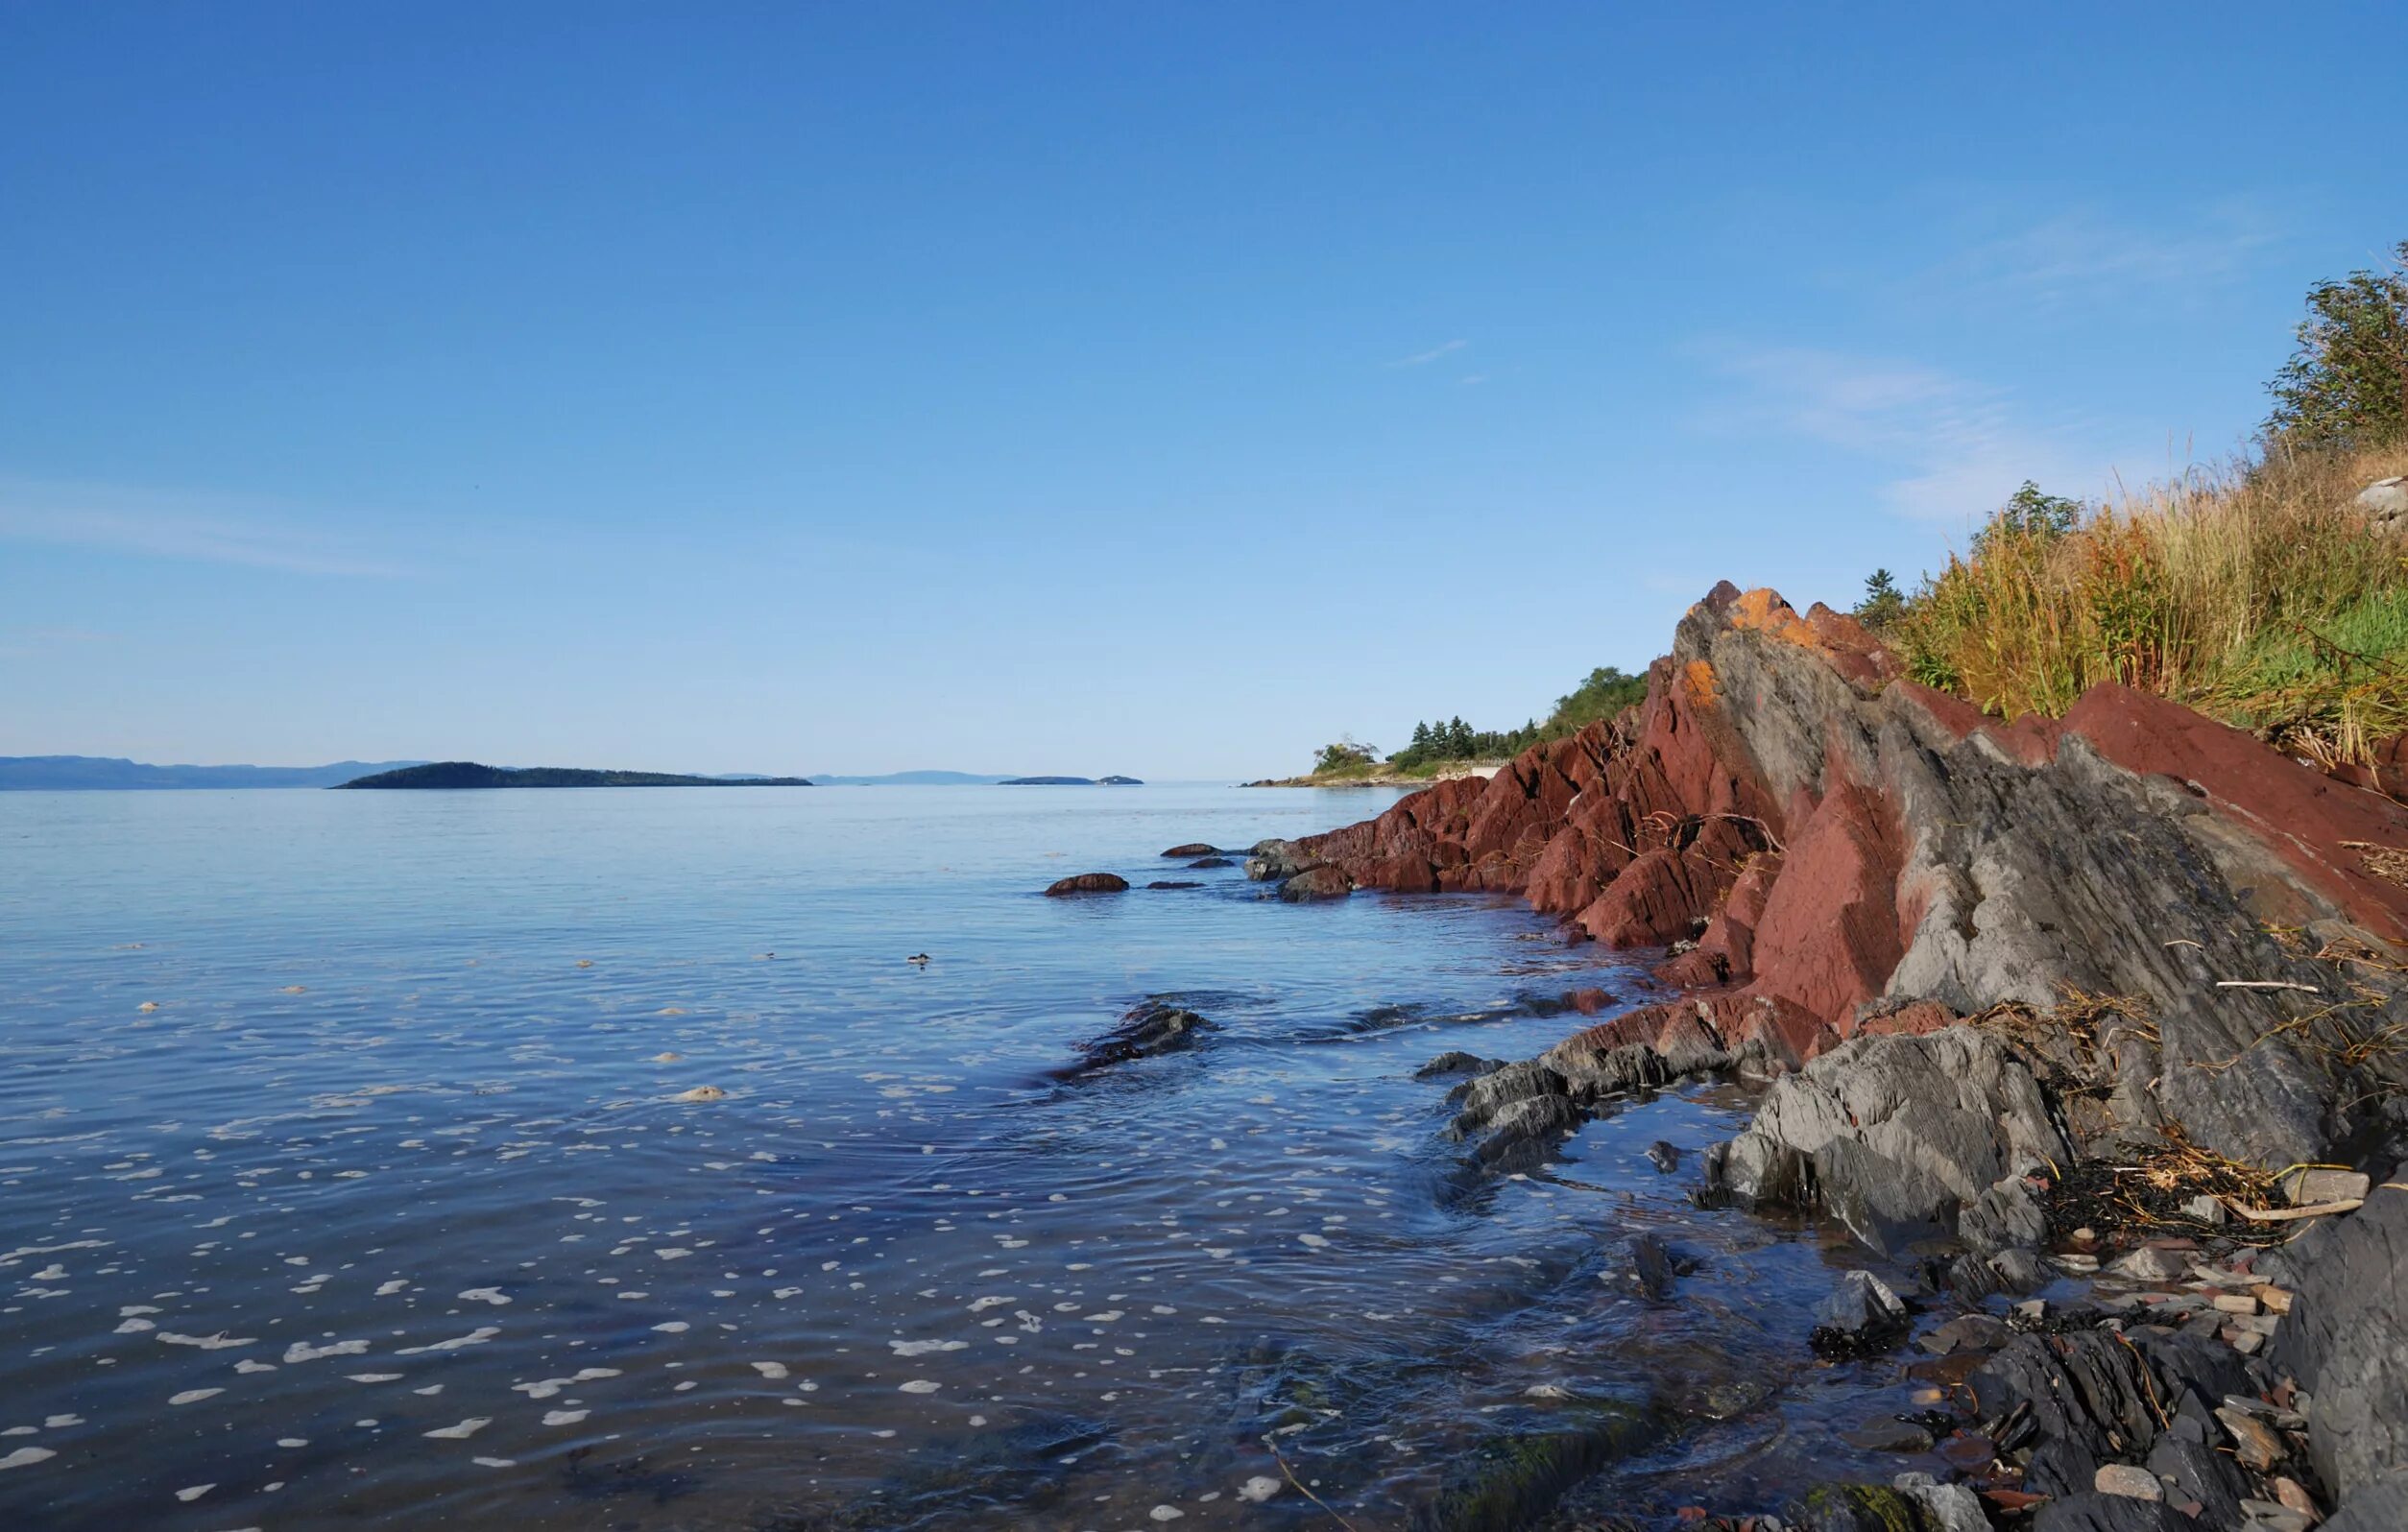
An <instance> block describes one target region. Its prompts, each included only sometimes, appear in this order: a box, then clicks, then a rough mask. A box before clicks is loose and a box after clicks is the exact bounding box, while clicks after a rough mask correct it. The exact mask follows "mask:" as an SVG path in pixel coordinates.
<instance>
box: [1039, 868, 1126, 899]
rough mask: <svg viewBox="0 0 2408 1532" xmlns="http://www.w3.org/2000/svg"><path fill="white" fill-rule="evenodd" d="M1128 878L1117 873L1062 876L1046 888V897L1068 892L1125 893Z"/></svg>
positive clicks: (1056, 896) (1060, 896) (1058, 896)
mask: <svg viewBox="0 0 2408 1532" xmlns="http://www.w3.org/2000/svg"><path fill="white" fill-rule="evenodd" d="M1128 887H1129V880H1128V879H1127V878H1125V877H1122V876H1121V875H1120V874H1118V873H1081V874H1077V875H1076V876H1074V877H1066V878H1063V879H1062V880H1061V881H1060V882H1058V883H1055V884H1054V885H1053V886H1052V887H1050V888H1048V889H1047V890H1046V898H1049V899H1058V898H1062V897H1064V896H1065V895H1070V894H1125V893H1127V892H1128Z"/></svg>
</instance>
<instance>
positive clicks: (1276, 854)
mask: <svg viewBox="0 0 2408 1532" xmlns="http://www.w3.org/2000/svg"><path fill="white" fill-rule="evenodd" d="M1320 865H1321V859H1320V858H1319V857H1317V856H1310V855H1307V854H1306V853H1305V850H1304V849H1303V848H1302V847H1300V846H1298V845H1297V844H1296V843H1295V842H1294V841H1257V842H1255V843H1254V850H1253V851H1252V852H1251V853H1249V854H1248V855H1247V857H1246V876H1248V877H1250V878H1252V879H1254V881H1256V882H1257V883H1275V882H1277V881H1279V880H1280V879H1281V878H1286V877H1293V876H1295V875H1296V874H1298V873H1301V872H1303V871H1304V870H1305V869H1307V868H1309V867H1318V866H1320Z"/></svg>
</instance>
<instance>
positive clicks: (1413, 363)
mask: <svg viewBox="0 0 2408 1532" xmlns="http://www.w3.org/2000/svg"><path fill="white" fill-rule="evenodd" d="M1471 344H1472V343H1471V342H1469V341H1449V342H1447V343H1446V344H1445V345H1443V346H1433V347H1431V348H1430V349H1428V350H1426V351H1416V352H1414V353H1413V354H1412V355H1410V356H1400V357H1398V358H1397V359H1396V360H1395V361H1393V362H1390V363H1389V364H1388V366H1390V367H1428V366H1429V365H1430V364H1431V363H1433V362H1434V361H1436V360H1438V358H1440V357H1442V356H1453V355H1454V354H1455V353H1456V352H1457V351H1459V350H1461V349H1463V348H1464V347H1467V346H1469V345H1471Z"/></svg>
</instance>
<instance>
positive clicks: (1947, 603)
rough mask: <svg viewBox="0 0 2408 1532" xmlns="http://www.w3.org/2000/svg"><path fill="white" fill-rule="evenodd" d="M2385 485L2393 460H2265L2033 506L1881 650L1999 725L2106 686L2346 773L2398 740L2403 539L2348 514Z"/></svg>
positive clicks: (2404, 667) (2395, 469)
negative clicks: (1892, 648)
mask: <svg viewBox="0 0 2408 1532" xmlns="http://www.w3.org/2000/svg"><path fill="white" fill-rule="evenodd" d="M2402 472H2408V446H2393V447H2388V448H2384V449H2379V450H2365V451H2358V452H2352V453H2343V454H2318V455H2309V454H2294V453H2289V452H2285V451H2281V450H2276V451H2275V452H2273V453H2272V454H2270V455H2269V456H2268V458H2267V459H2266V460H2265V461H2263V462H2258V463H2238V464H2233V465H2229V466H2227V467H2222V468H2216V469H2206V470H2200V471H2195V472H2193V473H2191V474H2189V475H2187V476H2185V477H2184V478H2182V479H2180V480H2179V481H2176V482H2173V483H2170V484H2162V485H2154V486H2151V487H2149V488H2147V489H2145V490H2142V491H2138V492H2136V493H2131V494H2127V495H2125V496H2124V497H2123V498H2122V499H2121V500H2120V501H2118V502H2115V503H2112V504H2104V505H2095V506H2082V507H2075V506H2073V505H2072V503H2071V502H2066V501H2058V500H2052V499H2050V498H2049V497H2045V496H2039V497H2037V498H2036V499H2035V500H2031V501H2028V502H2026V504H2025V507H2024V511H2023V514H2016V513H2015V510H2014V508H2013V507H2011V508H2010V511H2009V512H2005V513H2002V514H2001V515H1999V516H1998V517H1996V518H1994V519H1993V520H1992V521H1991V522H1990V523H1989V524H1988V525H1987V527H1985V528H1983V529H1982V531H1981V532H1980V533H1978V534H1977V535H1976V537H1975V539H1974V540H1973V544H1972V546H1971V547H1970V548H1969V549H1968V550H1967V552H1966V553H1965V554H1964V555H1963V556H1952V557H1951V558H1950V560H1949V562H1948V566H1947V568H1946V569H1944V570H1942V571H1941V572H1940V573H1939V574H1938V575H1937V576H1934V577H1932V578H1930V579H1928V580H1926V581H1925V583H1924V585H1923V586H1922V588H1921V589H1920V590H1918V591H1917V592H1916V593H1915V595H1914V598H1913V599H1912V600H1911V601H1910V602H1909V603H1908V604H1907V607H1906V610H1905V611H1904V612H1903V613H1902V614H1901V615H1900V616H1899V617H1898V619H1897V620H1896V622H1895V623H1894V625H1893V626H1892V628H1891V637H1892V639H1893V641H1894V642H1895V643H1896V645H1897V647H1898V648H1899V649H1900V650H1901V651H1902V652H1903V654H1904V655H1905V657H1906V659H1907V662H1908V666H1909V669H1910V671H1911V673H1912V674H1913V675H1914V677H1915V679H1916V680H1918V681H1922V682H1926V683H1928V684H1931V685H1935V686H1938V687H1940V688H1942V689H1944V690H1949V691H1954V692H1957V693H1958V694H1960V695H1962V696H1963V697H1965V698H1967V699H1968V700H1970V701H1972V702H1974V703H1976V704H1978V705H1980V706H1983V707H1984V708H1987V709H1988V710H1991V711H1994V712H1998V713H2002V714H2004V715H2006V716H2008V717H2010V718H2012V717H2017V716H2020V715H2021V714H2024V713H2029V712H2038V713H2044V714H2051V715H2054V714H2058V713H2061V712H2063V711H2064V710H2065V709H2066V708H2067V707H2068V706H2072V704H2073V702H2074V700H2075V699H2076V698H2078V697H2080V696H2081V695H2082V694H2083V692H2084V691H2085V690H2087V689H2088V688H2089V687H2091V686H2093V685H2095V684H2097V683H2098V682H2105V681H2116V682H2123V683H2125V684H2126V685H2130V686H2135V687H2139V688H2141V689H2143V690H2146V691H2151V692H2155V693H2157V694H2159V695H2162V696H2166V697H2171V698H2173V699H2175V700H2177V701H2179V702H2182V703H2185V704H2187V705H2189V706H2194V707H2197V708H2199V709H2200V710H2201V711H2203V712H2206V713H2208V714H2210V715H2212V716H2215V717H2218V718H2221V719H2223V720H2225V721H2226V722H2227V723H2231V724H2233V725H2236V726H2238V727H2241V728H2245V729H2249V730H2254V731H2255V732H2257V733H2258V734H2259V735H2261V736H2262V737H2264V738H2266V739H2267V740H2268V741H2269V742H2271V743H2273V744H2276V746H2278V747H2279V748H2282V749H2285V750H2288V751H2291V752H2294V753H2296V754H2303V755H2307V756H2310V757H2312V758H2314V759H2317V760H2319V761H2321V762H2324V763H2326V764H2331V763H2336V762H2341V761H2365V760H2368V759H2370V758H2371V754H2372V747H2373V746H2375V745H2376V744H2378V743H2380V742H2381V741H2383V740H2385V739H2388V738H2389V737H2391V736H2392V735H2394V734H2396V733H2398V732H2400V731H2401V730H2403V729H2408V544H2403V543H2402V542H2401V541H2400V540H2399V539H2391V538H2386V537H2383V536H2381V535H2379V534H2377V533H2375V532H2374V531H2372V529H2370V528H2369V527H2368V526H2367V524H2366V522H2365V520H2364V518H2363V517H2362V516H2360V515H2357V514H2355V512H2354V510H2353V508H2352V507H2351V504H2350V502H2351V499H2352V498H2353V497H2354V496H2355V494H2356V493H2357V491H2359V490H2360V489H2362V488H2364V487H2365V486H2366V485H2367V484H2368V483H2369V482H2371V481H2372V480H2374V479H2378V478H2383V477H2387V476H2389V475H2392V474H2396V473H2402ZM2027 493H2028V494H2031V493H2035V491H2027ZM2021 498H2023V497H2019V499H2021ZM2034 504H2037V505H2041V506H2043V507H2044V508H2061V509H2060V510H2058V511H2057V512H2056V514H2054V515H2033V514H2031V506H2032V505H2034Z"/></svg>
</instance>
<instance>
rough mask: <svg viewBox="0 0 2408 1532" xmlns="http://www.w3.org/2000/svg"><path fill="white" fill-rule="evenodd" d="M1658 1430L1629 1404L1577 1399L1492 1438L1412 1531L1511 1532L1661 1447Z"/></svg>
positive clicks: (1661, 1429) (1661, 1427)
mask: <svg viewBox="0 0 2408 1532" xmlns="http://www.w3.org/2000/svg"><path fill="white" fill-rule="evenodd" d="M1666 1434H1667V1428H1666V1425H1665V1423H1664V1422H1663V1421H1661V1420H1659V1419H1658V1418H1657V1417H1656V1416H1655V1415H1654V1414H1653V1413H1652V1412H1650V1411H1648V1410H1644V1409H1641V1408H1639V1407H1637V1406H1635V1405H1627V1404H1615V1403H1610V1402H1604V1401H1595V1400H1581V1401H1579V1402H1577V1403H1576V1404H1574V1405H1573V1406H1571V1407H1569V1408H1567V1409H1565V1410H1563V1411H1560V1412H1558V1413H1557V1415H1556V1416H1555V1417H1554V1418H1551V1419H1547V1420H1544V1421H1533V1422H1532V1423H1531V1424H1529V1425H1528V1426H1527V1427H1524V1428H1521V1429H1513V1430H1505V1431H1500V1432H1498V1433H1496V1434H1494V1435H1492V1436H1489V1437H1487V1438H1486V1439H1484V1440H1483V1441H1481V1443H1480V1444H1479V1445H1478V1446H1477V1447H1475V1448H1473V1449H1472V1450H1471V1452H1470V1453H1469V1454H1467V1456H1466V1457H1465V1459H1464V1460H1463V1461H1462V1462H1461V1463H1460V1464H1458V1465H1457V1469H1456V1472H1455V1473H1454V1475H1453V1482H1451V1483H1450V1484H1449V1485H1448V1486H1447V1487H1446V1488H1445V1489H1444V1490H1442V1491H1441V1492H1440V1493H1439V1495H1438V1496H1437V1498H1436V1499H1435V1500H1433V1502H1432V1503H1431V1504H1429V1505H1428V1506H1426V1507H1424V1508H1423V1509H1422V1511H1421V1512H1420V1513H1419V1514H1418V1515H1416V1516H1415V1517H1414V1518H1413V1523H1412V1524H1413V1527H1414V1529H1415V1532H1519V1529H1521V1528H1525V1527H1528V1526H1530V1525H1532V1524H1533V1523H1534V1522H1536V1521H1537V1520H1538V1519H1539V1518H1540V1517H1541V1516H1543V1515H1545V1513H1546V1512H1547V1510H1548V1509H1549V1508H1550V1507H1552V1506H1553V1505H1554V1503H1555V1502H1556V1501H1557V1500H1559V1499H1561V1498H1562V1497H1563V1496H1564V1494H1565V1493H1566V1492H1567V1491H1569V1490H1571V1489H1572V1488H1573V1487H1574V1486H1576V1485H1577V1484H1578V1483H1580V1481H1581V1480H1583V1479H1586V1478H1589V1477H1591V1476H1593V1475H1594V1474H1596V1473H1598V1472H1601V1471H1602V1470H1604V1469H1605V1468H1607V1467H1610V1466H1611V1465H1613V1464H1615V1463H1617V1462H1621V1461H1623V1460H1624V1459H1625V1458H1629V1457H1631V1456H1634V1455H1636V1454H1637V1453H1640V1452H1643V1451H1645V1450H1647V1449H1648V1448H1651V1447H1653V1446H1654V1445H1655V1444H1656V1443H1658V1442H1660V1441H1662V1440H1663V1438H1664V1437H1665V1435H1666Z"/></svg>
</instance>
